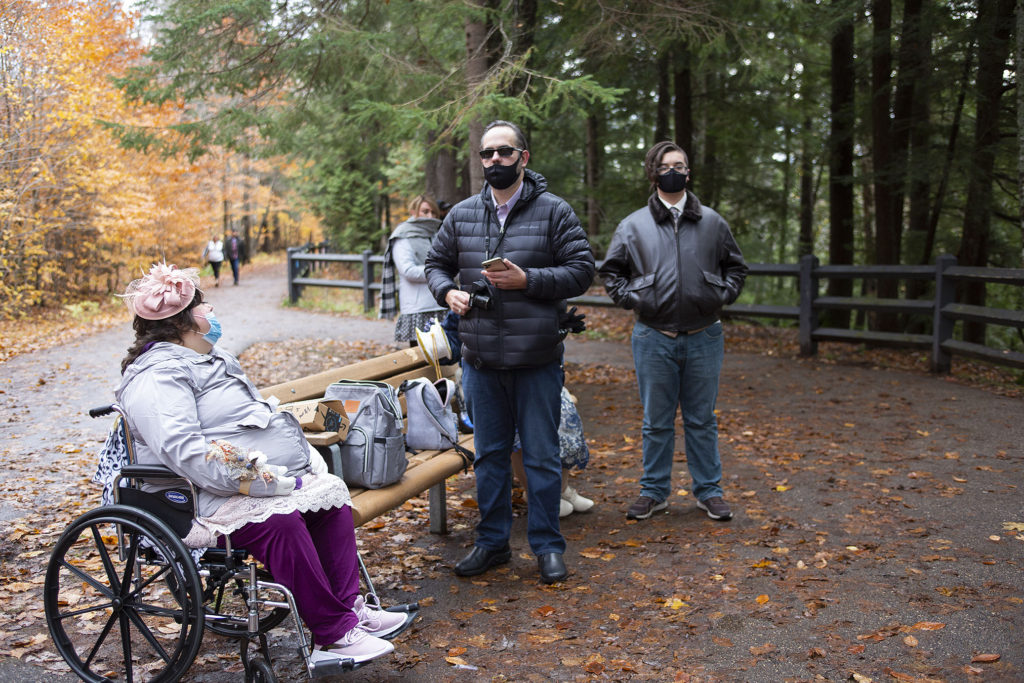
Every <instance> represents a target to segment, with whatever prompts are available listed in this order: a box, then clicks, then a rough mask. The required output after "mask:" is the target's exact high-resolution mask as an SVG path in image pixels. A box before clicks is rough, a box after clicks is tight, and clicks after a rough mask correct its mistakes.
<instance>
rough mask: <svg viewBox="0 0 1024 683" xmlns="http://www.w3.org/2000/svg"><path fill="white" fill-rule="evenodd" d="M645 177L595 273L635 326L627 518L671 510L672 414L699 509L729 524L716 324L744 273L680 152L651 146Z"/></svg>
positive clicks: (720, 341)
mask: <svg viewBox="0 0 1024 683" xmlns="http://www.w3.org/2000/svg"><path fill="white" fill-rule="evenodd" d="M644 171H645V172H646V174H647V178H648V180H650V182H651V189H652V190H654V193H653V194H651V196H650V198H649V199H648V201H647V206H646V207H644V208H642V209H639V210H637V211H634V212H633V213H631V214H630V215H629V216H627V217H626V218H625V219H623V221H622V222H621V223H619V225H618V227H617V228H616V229H615V234H614V236H613V237H612V242H611V244H610V245H609V247H608V253H607V257H606V258H605V261H604V264H603V265H602V266H601V270H600V274H601V279H602V280H603V281H604V286H605V289H606V290H607V291H608V295H609V296H610V297H611V298H612V300H613V301H614V302H615V303H616V304H617V305H619V306H622V307H623V308H626V309H630V310H632V311H634V313H635V317H636V320H635V323H634V325H633V336H632V345H633V363H634V365H635V367H636V377H637V384H638V386H639V389H640V401H641V403H642V404H643V409H644V420H643V428H642V434H643V469H644V471H643V476H642V477H641V479H640V497H639V498H637V500H636V502H635V503H633V504H632V505H631V506H630V508H629V511H628V512H627V513H626V518H627V519H647V518H649V517H650V516H651V515H652V514H654V513H655V512H657V511H659V510H664V509H665V508H666V507H668V496H669V493H670V491H671V480H672V458H673V452H674V450H675V416H676V406H677V405H678V406H679V407H680V409H681V410H682V414H683V428H684V438H685V446H686V464H687V467H688V469H689V471H690V477H691V478H692V479H693V495H694V497H695V498H696V499H697V507H699V508H700V509H701V510H704V511H705V512H707V514H708V516H709V517H710V518H711V519H715V520H721V521H726V520H729V519H731V518H732V510H731V509H730V508H729V505H728V503H726V502H725V499H724V497H723V492H722V488H721V485H720V484H721V480H722V460H721V456H720V454H719V452H718V421H717V419H716V418H715V403H716V401H717V399H718V378H719V374H720V372H721V370H722V358H723V355H724V353H725V343H724V336H723V332H722V323H721V321H720V320H719V316H720V315H721V312H722V307H723V306H725V305H726V304H730V303H732V302H733V301H735V300H736V298H737V297H738V296H739V295H740V291H741V290H742V289H743V283H744V280H745V279H746V276H747V265H746V263H745V262H744V261H743V254H742V253H740V248H739V246H737V244H736V240H735V239H734V238H733V235H732V232H731V231H730V230H729V224H728V223H726V222H725V220H724V219H723V218H722V217H721V216H720V215H719V214H718V213H716V212H715V211H713V210H712V209H709V208H708V207H706V206H702V205H701V203H700V201H699V200H698V199H697V197H696V196H695V195H694V194H693V193H692V192H687V191H686V184H687V180H688V178H689V173H690V168H689V161H688V159H687V156H686V152H684V151H683V149H682V148H681V147H680V146H679V145H677V144H675V143H674V142H669V141H663V142H659V143H657V144H656V145H654V146H653V147H652V148H651V149H650V150H649V151H648V152H647V157H646V159H645V161H644Z"/></svg>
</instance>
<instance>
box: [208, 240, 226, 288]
mask: <svg viewBox="0 0 1024 683" xmlns="http://www.w3.org/2000/svg"><path fill="white" fill-rule="evenodd" d="M203 259H204V260H205V261H206V262H207V263H209V264H210V269H211V270H212V271H213V286H214V287H220V267H221V266H222V265H223V264H224V240H222V239H220V238H219V237H211V238H210V241H209V242H207V243H206V248H205V249H203Z"/></svg>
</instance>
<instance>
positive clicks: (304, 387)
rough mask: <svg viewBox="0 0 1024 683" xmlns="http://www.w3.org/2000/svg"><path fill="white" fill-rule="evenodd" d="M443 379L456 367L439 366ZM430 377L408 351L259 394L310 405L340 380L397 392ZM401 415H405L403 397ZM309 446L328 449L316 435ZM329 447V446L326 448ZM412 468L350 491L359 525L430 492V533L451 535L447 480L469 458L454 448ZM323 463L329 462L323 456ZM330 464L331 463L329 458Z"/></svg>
mask: <svg viewBox="0 0 1024 683" xmlns="http://www.w3.org/2000/svg"><path fill="white" fill-rule="evenodd" d="M441 371H442V374H444V375H445V376H447V377H452V376H453V375H454V374H455V366H453V365H445V366H441ZM416 377H426V378H428V379H430V380H434V379H436V378H437V377H436V375H435V374H434V368H433V366H432V365H431V364H430V363H429V362H428V361H427V360H426V358H425V357H424V356H423V352H422V351H420V349H419V348H415V347H413V348H408V349H401V350H399V351H394V352H392V353H388V354H385V355H383V356H377V357H375V358H369V359H367V360H364V361H360V362H358V363H352V364H351V365H345V366H341V367H338V368H332V369H331V370H326V371H324V372H320V373H317V374H315V375H308V376H306V377H301V378H299V379H296V380H293V381H291V382H284V383H283V384H275V385H274V386H270V387H266V388H264V389H261V390H260V391H261V393H262V394H263V397H264V398H270V397H271V396H276V397H277V399H278V400H279V401H280V402H281V403H291V402H293V401H306V400H309V399H315V398H322V397H323V395H324V392H326V391H327V387H328V386H329V385H331V384H333V383H334V382H337V381H338V380H341V379H352V380H376V381H380V382H387V383H388V384H390V385H391V386H393V387H395V388H396V389H397V388H398V387H399V385H401V384H402V382H404V381H405V380H407V379H413V378H416ZM401 403H402V410H403V412H404V411H405V401H404V397H403V399H402V402H401ZM309 436H310V437H311V439H310V442H311V443H313V444H314V445H315V446H316V447H317V448H318V449H319V450H320V451H321V453H325V452H326V450H325V447H324V446H322V445H317V440H316V438H315V435H312V434H309ZM459 443H460V445H462V446H464V447H465V448H468V449H469V450H472V449H473V435H472V434H467V435H461V436H460V438H459ZM328 448H329V447H328ZM408 457H409V466H408V468H407V469H406V471H405V474H404V475H403V476H402V478H401V479H400V480H399V481H397V482H395V483H394V484H391V485H390V486H385V487H384V488H380V489H361V488H355V487H350V491H351V493H352V516H353V518H354V519H355V524H356V526H361V525H363V524H365V523H367V522H369V521H370V520H372V519H374V518H376V517H378V516H380V515H382V514H384V513H386V512H388V511H390V510H393V509H394V508H396V507H398V506H400V505H402V503H404V502H405V501H407V500H409V499H410V498H415V497H416V496H418V495H420V494H421V493H423V492H424V491H427V490H429V492H430V493H429V497H428V500H429V505H430V531H431V532H432V533H435V534H444V533H447V531H448V507H447V500H446V495H445V481H446V480H447V479H448V477H450V476H452V475H454V474H457V473H458V472H459V471H460V470H463V469H465V468H466V466H467V463H466V461H465V459H464V458H463V457H462V456H461V455H459V453H458V452H456V451H455V450H454V449H451V448H449V449H446V450H440V451H418V452H415V453H413V452H410V453H409V454H408ZM325 459H328V457H327V455H325ZM328 462H330V460H329V459H328Z"/></svg>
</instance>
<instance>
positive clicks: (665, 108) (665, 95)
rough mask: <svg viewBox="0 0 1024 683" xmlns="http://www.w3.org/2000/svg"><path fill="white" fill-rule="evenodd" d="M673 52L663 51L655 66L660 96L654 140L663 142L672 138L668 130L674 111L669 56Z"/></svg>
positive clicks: (655, 120)
mask: <svg viewBox="0 0 1024 683" xmlns="http://www.w3.org/2000/svg"><path fill="white" fill-rule="evenodd" d="M670 56H671V53H669V52H662V53H661V54H660V55H658V60H657V66H656V67H655V68H656V69H657V71H658V98H657V101H656V102H655V103H654V106H655V114H654V141H655V142H661V141H662V140H668V139H670V137H671V135H670V134H669V131H668V117H669V113H670V112H671V111H672V91H671V90H670V89H669V78H668V76H669V74H668V70H669V63H670V61H669V58H670Z"/></svg>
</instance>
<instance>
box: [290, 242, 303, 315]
mask: <svg viewBox="0 0 1024 683" xmlns="http://www.w3.org/2000/svg"><path fill="white" fill-rule="evenodd" d="M300 251H302V247H288V301H289V302H290V303H291V304H292V306H294V305H295V304H297V303H299V296H301V294H302V287H300V286H299V285H297V284H295V278H296V277H297V276H298V274H299V271H298V267H299V262H298V261H296V260H295V259H294V258H293V256H294V255H295V254H296V253H298V252H300Z"/></svg>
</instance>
